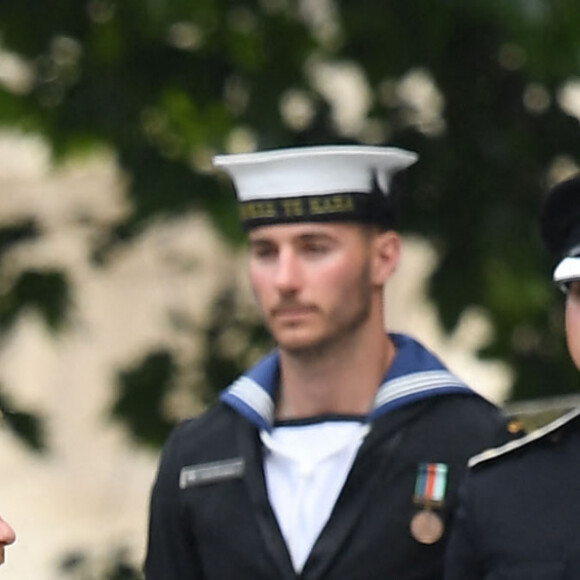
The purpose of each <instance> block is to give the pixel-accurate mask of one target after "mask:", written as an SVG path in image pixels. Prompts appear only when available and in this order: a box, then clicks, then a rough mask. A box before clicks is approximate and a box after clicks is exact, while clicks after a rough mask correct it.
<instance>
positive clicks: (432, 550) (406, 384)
mask: <svg viewBox="0 0 580 580" xmlns="http://www.w3.org/2000/svg"><path fill="white" fill-rule="evenodd" d="M391 337H392V339H393V341H394V343H395V345H396V348H397V354H396V357H395V359H394V361H393V364H392V365H391V368H390V369H389V371H388V373H387V375H386V377H385V380H384V382H383V384H382V385H380V387H379V388H378V390H377V395H376V398H375V402H374V405H373V408H372V410H371V411H370V413H369V414H368V416H367V417H365V418H364V421H365V422H366V423H367V425H368V429H367V430H366V431H365V433H366V436H365V437H364V440H363V441H362V443H361V445H360V447H359V448H358V451H357V452H356V456H355V459H354V462H353V464H352V467H351V469H350V471H349V473H348V475H347V477H346V481H345V483H344V485H343V487H342V489H341V490H340V493H339V495H338V499H337V501H336V503H335V504H334V507H333V509H332V511H331V513H330V516H329V518H328V520H327V521H326V523H325V525H324V527H323V528H322V531H321V532H320V534H319V536H318V537H317V538H316V540H315V542H314V545H313V547H312V549H311V551H310V553H309V555H308V557H307V558H306V561H305V563H304V566H303V567H302V568H301V570H300V572H296V570H295V569H294V567H293V564H292V559H291V557H290V554H289V551H288V547H287V546H286V544H285V542H284V539H283V535H282V533H281V531H280V527H279V525H278V522H277V520H276V516H275V514H274V511H273V509H272V506H271V504H270V502H269V499H268V492H267V486H266V481H265V476H264V453H265V450H264V446H263V444H262V439H261V437H260V434H261V433H262V435H263V434H264V433H268V432H269V431H271V430H272V428H273V425H274V412H275V403H274V401H275V398H276V388H277V382H278V380H277V378H278V368H279V357H278V354H277V352H274V353H272V354H271V355H269V356H267V357H266V358H265V359H263V360H262V361H260V362H259V363H258V364H257V365H256V366H255V367H254V368H253V369H251V370H250V371H249V372H248V373H246V374H245V375H243V376H242V377H240V378H239V379H238V380H237V381H235V382H234V383H233V385H232V386H231V387H230V388H228V389H227V390H225V391H224V392H223V394H222V396H221V398H220V401H219V402H218V403H217V404H216V405H214V406H213V407H212V408H210V409H209V410H208V411H207V412H205V413H204V414H203V415H201V416H200V417H198V418H195V419H191V420H188V421H185V422H184V423H182V424H181V425H179V426H178V427H176V428H175V429H174V431H173V432H172V434H171V435H170V437H169V438H168V441H167V442H166V444H165V446H164V449H163V452H162V456H161V461H160V465H159V470H158V474H157V478H156V481H155V484H154V486H153V490H152V496H151V509H150V522H149V538H148V548H147V556H146V561H145V573H146V578H147V580H226V579H234V578H235V579H236V580H274V579H276V580H295V579H296V578H301V579H303V580H317V579H321V580H322V579H324V580H346V579H349V580H350V579H358V578H360V579H365V580H374V579H379V578H380V579H385V578H392V579H395V580H413V579H414V580H418V579H422V580H440V579H441V578H442V577H443V571H442V566H443V554H444V546H445V544H446V539H447V535H448V529H449V524H450V521H451V515H452V512H453V510H454V508H455V505H456V496H457V488H458V484H459V481H460V479H461V478H462V476H463V474H464V472H465V467H466V464H467V460H468V458H469V457H471V456H473V455H474V454H476V453H478V452H480V451H481V450H483V449H486V448H489V447H491V446H497V445H499V444H501V443H503V442H505V441H506V440H507V439H508V438H509V435H508V431H507V428H506V427H507V426H506V420H505V418H504V417H503V415H502V414H501V412H500V411H499V410H498V409H497V408H496V407H495V406H493V405H492V404H491V403H489V402H488V401H486V400H485V399H484V398H482V397H481V396H479V395H477V394H476V393H475V392H474V391H472V390H471V389H469V388H468V387H467V386H466V385H465V384H464V383H463V382H462V381H461V380H459V379H458V378H457V377H456V376H455V375H453V374H452V373H451V372H450V371H449V370H447V369H446V368H445V367H444V366H443V365H442V364H441V362H440V361H439V360H438V359H437V358H436V357H435V356H434V355H433V354H432V353H430V352H429V351H428V350H427V349H425V348H424V347H423V346H421V345H420V344H419V343H418V342H416V341H415V340H413V339H412V338H410V337H408V336H406V335H402V334H393V335H391ZM319 420H321V421H323V420H332V417H325V418H319ZM432 465H435V466H444V467H445V469H444V473H445V476H444V479H445V481H442V480H441V478H440V479H439V481H438V487H439V488H442V489H444V490H445V491H444V497H443V498H442V501H439V502H437V504H436V505H435V506H434V507H433V508H432V509H433V511H434V512H435V513H436V514H437V516H438V518H440V520H441V522H442V523H443V528H442V537H441V538H440V539H439V538H434V539H433V540H429V541H430V543H422V541H418V540H417V539H416V538H415V537H414V536H413V534H412V533H411V529H410V525H411V520H412V519H413V517H414V515H415V514H416V513H417V512H418V511H419V510H420V509H421V507H420V506H418V505H416V503H415V502H414V496H415V495H416V493H417V487H418V481H419V476H418V474H419V473H421V469H422V467H421V466H432ZM441 484H443V485H441Z"/></svg>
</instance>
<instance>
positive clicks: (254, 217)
mask: <svg viewBox="0 0 580 580" xmlns="http://www.w3.org/2000/svg"><path fill="white" fill-rule="evenodd" d="M417 158H418V157H417V155H416V154H415V153H413V152H411V151H406V150H404V149H399V148H396V147H375V146H366V145H327V146H310V147H297V148H292V149H277V150H272V151H261V152H257V153H245V154H234V155H217V156H216V157H214V160H213V162H214V165H215V166H216V167H219V168H221V169H223V170H224V171H226V172H227V173H228V174H229V176H230V177H231V178H232V181H233V183H234V187H235V190H236V194H237V198H238V202H239V204H240V216H241V220H242V224H243V226H244V228H245V229H246V230H250V229H252V228H255V227H258V226H262V225H271V224H281V223H295V222H337V221H349V222H360V223H367V224H375V225H378V226H380V227H382V228H384V229H390V228H393V227H394V226H395V222H396V211H395V208H394V204H393V201H392V195H391V194H392V191H393V179H394V177H395V175H396V174H397V173H398V172H399V171H401V170H403V169H406V168H407V167H408V166H410V165H412V164H413V163H415V161H417Z"/></svg>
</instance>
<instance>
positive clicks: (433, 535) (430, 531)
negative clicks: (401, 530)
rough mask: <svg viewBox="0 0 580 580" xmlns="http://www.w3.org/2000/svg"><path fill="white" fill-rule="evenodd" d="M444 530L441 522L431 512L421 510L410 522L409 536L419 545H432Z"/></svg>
mask: <svg viewBox="0 0 580 580" xmlns="http://www.w3.org/2000/svg"><path fill="white" fill-rule="evenodd" d="M444 529H445V528H444V526H443V520H442V519H441V517H440V516H439V515H438V514H436V513H435V512H434V511H432V510H422V511H420V512H418V513H416V514H415V515H414V516H413V519H412V520H411V534H412V535H413V537H414V538H415V539H416V540H417V541H418V542H419V543H421V544H434V543H435V542H437V541H438V540H440V539H441V536H442V535H443V530H444Z"/></svg>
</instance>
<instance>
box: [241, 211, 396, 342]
mask: <svg viewBox="0 0 580 580" xmlns="http://www.w3.org/2000/svg"><path fill="white" fill-rule="evenodd" d="M378 235H379V234H377V233H373V232H371V231H370V230H367V229H365V228H364V227H363V226H360V225H357V224H349V223H330V224H319V223H299V224H277V225H272V226H262V227H259V228H255V229H254V230H252V231H251V232H250V277H251V281H252V285H253V288H254V292H255V293H256V297H257V299H258V302H259V304H260V306H261V308H262V311H263V313H264V316H265V318H266V322H267V324H268V326H269V328H270V331H271V332H272V334H273V336H274V338H275V339H276V341H277V342H278V344H279V346H280V348H281V349H284V350H287V351H288V352H300V351H312V350H313V349H320V348H324V347H325V346H328V345H330V344H332V343H333V342H335V341H337V340H340V339H342V338H344V337H346V336H348V335H349V334H351V333H353V332H354V331H356V330H357V329H358V328H360V327H361V326H362V325H364V324H365V323H366V322H367V321H368V319H369V316H370V315H371V296H372V294H373V292H376V291H377V289H378V291H381V287H382V282H384V280H377V276H376V275H375V274H374V273H373V272H374V270H373V268H374V266H373V264H374V261H373V255H374V252H375V247H376V245H377V244H376V239H377V236H378ZM382 235H385V234H382ZM386 235H391V236H393V237H395V238H396V234H395V233H394V232H389V233H388V234H386ZM396 239H397V240H398V238H396ZM397 244H398V241H397ZM397 248H398V245H397ZM397 256H398V254H397ZM374 269H375V270H376V268H374Z"/></svg>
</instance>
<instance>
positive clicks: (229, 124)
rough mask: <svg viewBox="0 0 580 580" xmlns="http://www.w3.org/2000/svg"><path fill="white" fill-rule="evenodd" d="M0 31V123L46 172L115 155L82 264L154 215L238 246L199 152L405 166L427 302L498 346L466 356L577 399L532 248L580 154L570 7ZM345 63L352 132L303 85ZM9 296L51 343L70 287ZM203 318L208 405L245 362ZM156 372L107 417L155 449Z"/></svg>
mask: <svg viewBox="0 0 580 580" xmlns="http://www.w3.org/2000/svg"><path fill="white" fill-rule="evenodd" d="M0 23H2V24H1V25H0V34H1V43H2V46H3V47H4V49H5V50H7V51H9V52H11V53H14V54H16V55H18V56H19V58H21V59H22V61H21V62H22V63H24V70H25V71H26V73H27V75H25V79H26V80H25V81H24V82H23V83H21V85H19V86H18V87H13V86H10V85H9V84H6V85H5V86H0V124H2V125H4V126H11V127H17V128H20V129H22V130H24V131H30V132H34V133H40V134H42V135H43V136H44V137H45V138H46V139H47V140H48V141H49V142H50V144H51V145H52V148H53V151H54V155H55V159H61V158H64V157H66V156H68V155H70V154H79V152H83V151H85V150H90V149H91V148H92V147H97V146H103V145H104V146H107V147H110V148H112V149H113V150H114V151H115V153H116V156H117V159H118V162H119V164H120V165H121V167H122V169H123V170H124V172H125V173H126V175H127V176H129V180H128V187H129V193H130V196H131V199H132V202H133V211H132V213H131V215H130V216H129V217H128V218H127V220H126V222H125V223H123V224H120V225H119V224H117V225H115V227H114V229H111V231H110V232H109V236H108V238H107V240H105V241H104V242H103V241H102V240H101V241H99V242H98V245H97V243H96V242H95V247H94V256H95V260H96V261H101V262H104V261H106V259H107V253H108V251H109V250H111V249H112V248H114V247H116V246H117V245H119V244H123V243H125V242H126V241H127V240H130V239H131V238H132V237H134V236H138V235H139V234H140V233H141V231H142V229H143V227H146V225H147V223H148V222H149V220H150V219H151V218H153V217H155V216H159V215H161V214H165V215H168V216H171V215H172V214H178V213H179V212H182V211H184V210H186V209H195V210H199V211H204V212H207V213H208V215H210V216H211V217H212V219H213V221H214V223H215V225H216V227H218V228H219V230H220V231H221V232H222V234H223V235H224V236H225V237H226V238H228V239H229V240H230V241H231V242H232V243H239V242H240V241H241V240H242V239H243V236H242V233H241V230H240V228H239V226H238V225H237V220H236V216H235V211H234V207H233V206H234V204H233V195H232V191H231V186H230V184H229V183H228V182H227V180H225V179H223V178H219V177H216V176H215V175H213V174H211V173H210V172H209V160H210V158H211V155H212V154H213V153H216V152H224V151H227V150H228V148H229V147H231V144H232V142H234V141H235V140H236V139H238V141H239V140H240V139H242V137H243V138H245V139H246V141H247V143H248V146H255V147H257V148H262V149H263V148H272V147H282V146H293V145H302V144H319V143H344V142H372V143H376V144H394V145H398V146H402V147H407V148H410V149H413V150H416V151H417V152H418V153H419V154H420V156H421V161H420V163H419V164H418V165H417V166H415V167H414V168H413V169H412V170H411V171H409V173H408V175H407V177H406V186H407V190H408V192H407V193H408V195H406V196H405V197H404V198H403V216H404V219H403V224H402V229H403V231H404V232H413V233H418V234H420V235H422V236H424V237H426V238H427V239H429V240H430V241H432V242H433V243H434V244H435V247H436V248H437V250H438V254H439V258H440V261H439V263H438V265H437V267H436V270H435V272H434V274H433V276H432V278H431V281H430V294H431V297H432V298H433V299H434V301H435V303H436V305H437V307H438V309H439V314H440V320H441V322H442V323H443V325H444V327H445V329H446V330H447V331H449V332H451V331H453V329H454V328H455V327H456V325H457V323H458V321H459V319H460V317H461V315H462V313H463V312H464V311H465V309H466V308H468V307H471V306H475V307H479V308H482V309H483V310H484V311H485V312H486V313H487V314H488V316H489V317H490V320H491V322H492V324H493V328H494V336H493V340H492V342H491V344H489V345H488V346H487V347H486V348H485V350H484V351H483V352H481V353H480V354H481V356H483V357H493V358H499V359H502V360H504V361H506V362H508V363H509V364H510V365H511V367H512V368H513V370H514V372H515V385H514V390H513V397H514V398H516V399H518V398H531V397H540V396H544V395H547V394H550V395H555V394H558V393H567V392H570V391H573V390H574V389H575V388H576V385H577V372H576V370H575V369H574V368H573V365H572V364H571V363H570V362H569V360H568V356H567V353H566V348H565V343H564V339H563V327H562V300H561V298H560V297H559V296H558V293H557V291H556V290H555V289H554V288H553V287H552V286H551V284H550V280H549V279H550V272H551V267H552V265H553V262H552V259H551V258H550V257H549V256H547V255H545V253H544V250H543V247H542V244H541V240H540V239H539V235H538V231H537V212H538V207H539V204H540V201H541V197H542V193H543V191H544V190H545V189H546V187H547V185H548V184H549V181H550V178H551V176H553V175H554V174H555V173H554V171H555V169H556V168H558V167H562V166H566V165H569V166H573V165H574V163H577V161H578V159H577V156H578V151H580V131H579V127H578V120H577V119H576V118H575V117H573V116H571V115H570V114H568V113H567V112H565V111H564V110H563V108H562V107H561V105H560V95H561V91H562V89H563V87H564V86H565V84H566V83H567V82H568V81H570V80H574V79H575V77H576V76H577V74H578V70H580V67H579V65H580V62H579V60H580V11H578V9H577V5H576V2H575V0H533V1H528V0H525V1H524V0H509V1H508V0H473V1H472V2H463V1H460V0H441V1H439V2H432V1H430V0H416V1H415V2H408V1H407V0H384V1H382V2H376V1H375V0H358V1H357V2H348V1H346V0H336V1H335V2H331V1H329V2H320V3H316V2H298V1H295V0H196V1H195V2H191V1H189V0H188V1H185V0H146V1H143V0H140V1H137V0H122V1H121V0H83V1H78V0H52V1H50V2H43V3H39V4H38V5H35V6H34V7H30V6H29V5H27V4H26V3H22V2H20V1H19V0H3V1H2V3H0ZM340 65H349V66H351V67H356V70H358V71H359V73H360V78H362V79H364V85H365V93H364V94H365V95H366V98H367V105H366V109H365V110H364V111H363V114H362V116H361V119H360V122H359V123H358V124H356V125H353V126H349V127H345V126H343V125H341V124H340V123H339V122H337V117H336V108H335V107H336V103H335V99H336V98H338V97H340V96H341V95H340V94H337V93H340V90H339V89H330V91H325V90H324V89H323V88H321V84H320V81H321V79H322V72H321V71H323V70H324V69H323V68H320V67H327V69H326V70H329V69H328V67H331V69H332V67H338V66H340ZM409 87H410V88H409ZM426 91H427V93H426ZM426 94H427V95H428V96H429V95H430V97H429V98H427V97H425V95H426ZM288 111H290V113H289V112H288ZM296 111H298V112H299V113H300V111H302V113H300V114H298V113H296ZM293 115H294V116H293ZM242 141H243V139H242ZM37 234H38V232H37V231H36V230H35V226H34V224H21V225H18V226H13V227H12V229H4V230H2V231H0V256H1V254H2V251H3V249H4V245H5V244H7V243H18V242H20V241H21V239H22V240H24V239H25V238H26V237H27V236H31V235H37ZM5 286H6V285H5ZM7 286H8V289H7V291H6V293H5V295H4V296H3V298H2V301H1V302H0V306H2V307H1V308H0V314H1V315H2V316H1V319H2V320H3V321H5V322H6V321H10V320H12V319H13V318H14V316H16V315H17V314H18V312H19V311H20V309H21V308H22V307H23V306H24V305H26V306H34V307H36V308H38V309H40V311H41V312H43V314H44V316H45V318H46V320H47V322H48V323H49V325H50V326H51V327H54V328H57V327H58V324H57V321H58V320H59V319H61V318H62V319H64V318H65V317H66V314H65V310H66V309H65V308H64V306H65V305H66V304H69V303H70V298H69V297H70V295H71V291H70V289H68V288H67V284H66V280H65V279H59V278H58V277H56V276H55V274H53V273H52V274H46V273H45V274H41V273H38V272H37V273H27V274H25V275H23V277H22V278H21V279H19V280H12V281H10V283H9V284H7ZM60 293H62V296H60V297H59V294H60ZM230 304H231V301H230ZM215 308H216V312H215V314H214V316H213V319H212V320H213V322H212V324H213V326H212V325H210V328H207V329H201V332H205V333H207V336H206V338H205V344H206V359H205V365H204V370H205V371H206V372H207V375H206V378H205V381H206V382H207V384H206V386H208V388H209V391H208V392H209V393H213V395H212V396H215V393H216V392H217V391H219V389H221V388H223V387H224V386H225V385H226V384H227V383H228V382H229V380H231V379H232V378H233V377H234V375H235V374H236V373H238V372H239V370H240V369H241V368H243V364H242V363H243V362H245V359H246V358H247V353H246V354H244V353H241V352H236V353H234V354H231V353H230V354H227V353H226V354H224V352H222V351H220V350H219V348H218V347H217V346H216V345H217V344H218V343H219V341H217V340H216V336H217V335H219V334H220V332H221V330H219V329H218V330H216V329H217V328H218V327H220V326H221V327H227V326H228V325H235V324H236V322H235V320H236V317H237V315H238V313H236V312H235V310H231V309H230V310H227V309H226V310H224V302H223V300H222V301H221V302H220V300H218V301H217V302H216V305H215ZM224 312H226V313H227V316H224ZM244 325H245V326H244ZM242 326H244V328H243V330H242V332H243V333H245V336H246V337H247V338H246V340H247V342H248V344H251V343H252V341H254V340H256V341H257V344H261V345H263V347H264V348H266V344H267V340H266V339H265V338H264V336H265V331H264V329H263V327H261V326H260V324H259V323H252V324H246V323H244V324H242ZM199 331H200V329H196V331H195V332H199ZM152 365H153V366H152ZM171 365H172V363H171V353H169V352H167V353H151V356H150V357H147V358H146V359H145V360H144V361H142V363H138V364H137V367H136V368H134V369H120V381H119V386H120V390H119V398H118V402H117V406H116V407H115V409H114V413H115V414H116V415H117V416H118V417H124V419H125V420H126V421H127V424H128V426H130V428H131V429H132V432H133V433H134V434H135V436H136V437H137V438H139V439H140V440H142V441H146V442H149V443H151V442H155V443H158V442H159V441H160V440H161V434H162V433H164V432H165V431H166V430H167V429H168V428H169V426H170V425H169V424H168V422H167V421H168V420H167V418H164V416H163V413H162V411H161V409H162V401H163V399H164V397H165V395H166V394H167V393H168V392H169V391H170V390H171V388H172V386H171V385H172V381H171V380H170V376H171V374H172V372H173V371H172V370H171V368H172V366H171ZM155 381H157V383H156V384H155V385H153V382H155ZM137 392H139V393H140V394H139V395H137Z"/></svg>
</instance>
